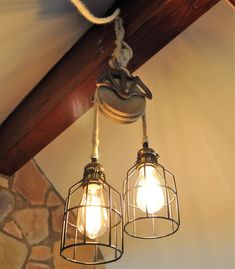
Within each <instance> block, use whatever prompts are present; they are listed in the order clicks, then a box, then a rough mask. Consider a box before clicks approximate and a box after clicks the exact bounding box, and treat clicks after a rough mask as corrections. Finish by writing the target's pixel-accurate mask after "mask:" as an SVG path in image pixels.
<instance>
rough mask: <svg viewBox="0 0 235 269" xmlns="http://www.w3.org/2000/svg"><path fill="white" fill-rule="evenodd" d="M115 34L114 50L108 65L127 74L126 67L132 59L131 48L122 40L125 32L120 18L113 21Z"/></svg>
mask: <svg viewBox="0 0 235 269" xmlns="http://www.w3.org/2000/svg"><path fill="white" fill-rule="evenodd" d="M115 33H116V40H115V44H116V48H115V49H114V51H113V54H112V58H111V59H110V61H109V65H110V67H111V68H113V69H122V70H124V71H125V72H126V73H128V74H129V71H128V70H127V68H126V67H127V64H128V63H129V61H130V59H131V58H132V57H133V51H132V49H131V47H130V46H129V45H128V44H127V43H126V42H125V41H124V40H123V39H124V36H125V30H124V27H123V20H122V18H120V17H117V18H116V19H115Z"/></svg>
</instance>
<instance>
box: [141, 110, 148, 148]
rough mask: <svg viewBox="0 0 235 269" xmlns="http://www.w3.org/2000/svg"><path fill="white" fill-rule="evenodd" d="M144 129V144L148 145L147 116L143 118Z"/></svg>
mask: <svg viewBox="0 0 235 269" xmlns="http://www.w3.org/2000/svg"><path fill="white" fill-rule="evenodd" d="M142 127H143V138H142V144H144V143H148V135H147V120H146V114H144V115H143V116H142Z"/></svg>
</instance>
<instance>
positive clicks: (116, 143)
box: [37, 2, 235, 269]
mask: <svg viewBox="0 0 235 269" xmlns="http://www.w3.org/2000/svg"><path fill="white" fill-rule="evenodd" d="M234 20H235V18H234V14H233V12H232V10H231V9H229V7H228V6H227V5H226V4H225V3H224V2H221V3H219V4H218V5H217V6H216V7H215V8H214V9H212V10H211V11H210V12H208V13H207V14H206V15H205V16H203V17H202V18H201V19H199V20H198V21H197V22H196V23H194V24H193V25H192V26H191V27H190V28H188V29H187V30H186V31H185V32H183V33H182V34H181V35H180V36H179V37H177V38H176V39H175V40H174V41H173V42H171V43H170V44H169V45H168V46H167V47H165V48H164V49H163V50H161V51H160V52H159V53H158V54H157V55H155V56H154V57H153V58H152V59H151V60H149V61H148V62H147V63H146V64H144V65H143V66H142V67H141V68H140V69H139V70H138V71H137V72H136V73H137V74H138V75H139V76H141V78H142V79H143V81H144V82H145V83H146V84H147V85H148V86H149V88H150V89H151V90H152V92H153V94H154V99H153V100H152V101H151V102H149V106H148V110H147V113H148V126H149V137H150V139H151V143H150V144H151V146H152V147H153V148H155V149H156V150H157V151H158V152H159V153H160V155H161V158H160V162H161V163H163V164H165V165H166V166H167V167H168V168H169V170H170V171H172V172H173V173H174V174H175V175H176V180H177V186H178V190H179V195H180V211H181V219H182V225H181V227H180V230H179V232H178V233H176V234H175V235H174V236H171V237H169V238H166V239H161V240H158V241H145V240H143V241H138V240H133V239H130V238H129V237H125V255H124V257H123V258H122V259H121V260H120V261H119V262H117V263H115V264H110V265H108V267H107V268H109V269H142V268H146V269H156V268H160V269H170V268H174V269H233V268H234V266H235V264H234V251H235V249H234V243H235V242H234V213H235V212H234V207H235V205H234V195H235V193H234V190H235V189H234V173H233V166H234V150H235V147H234V90H235V81H234V68H235V66H234V58H235V52H234V48H235V41H234V34H235V33H234V22H235V21H234ZM151 34H154V33H151ZM91 124H92V111H89V112H88V113H87V114H85V115H84V116H83V117H82V118H81V119H79V121H78V122H77V123H75V124H74V125H73V126H71V127H70V128H69V129H68V130H67V131H65V132H64V133H63V134H62V135H61V136H60V137H58V138H57V139H56V140H55V141H54V142H52V143H51V144H50V145H49V146H48V147H46V148H45V149H44V150H43V151H42V152H41V153H40V154H38V156H37V161H38V162H39V164H40V166H41V168H42V169H43V170H44V171H45V172H46V174H47V175H48V176H49V178H50V180H51V181H52V182H53V183H54V185H55V186H56V188H57V189H58V191H59V192H60V193H61V194H62V195H63V196H64V197H65V196H66V195H67V190H68V188H69V186H71V185H72V184H73V183H75V182H76V180H79V179H81V176H82V170H83V167H84V165H85V164H86V163H87V162H88V161H89V159H88V157H89V151H90V138H91V135H90V134H91ZM100 141H101V147H100V150H101V160H100V161H101V162H102V163H103V165H104V167H105V169H106V174H107V178H108V180H109V182H110V183H111V184H112V185H113V186H114V187H115V188H117V189H118V190H119V191H121V184H122V180H123V178H124V176H125V171H126V170H127V169H128V168H129V167H130V166H131V165H132V164H133V162H134V161H135V156H136V151H137V150H138V149H139V148H140V141H141V123H140V122H138V123H135V124H133V125H131V126H130V125H129V126H121V125H115V124H112V123H110V122H109V121H108V120H106V119H104V118H103V117H102V118H101V139H100Z"/></svg>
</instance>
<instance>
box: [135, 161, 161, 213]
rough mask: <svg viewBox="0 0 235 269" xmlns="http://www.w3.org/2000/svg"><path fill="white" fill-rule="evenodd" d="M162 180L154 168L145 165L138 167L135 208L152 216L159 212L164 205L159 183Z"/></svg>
mask: <svg viewBox="0 0 235 269" xmlns="http://www.w3.org/2000/svg"><path fill="white" fill-rule="evenodd" d="M160 182H164V180H163V178H162V177H161V175H160V174H159V172H158V171H157V169H156V167H154V166H152V165H148V164H146V165H145V166H142V167H140V169H139V175H138V178H137V184H136V186H137V194H136V204H137V207H138V208H139V209H140V210H142V211H144V212H146V210H147V211H148V213H150V214H153V213H156V212H157V211H159V210H161V209H162V207H163V206H164V205H165V196H164V192H163V189H162V187H161V186H160V185H161V183H160Z"/></svg>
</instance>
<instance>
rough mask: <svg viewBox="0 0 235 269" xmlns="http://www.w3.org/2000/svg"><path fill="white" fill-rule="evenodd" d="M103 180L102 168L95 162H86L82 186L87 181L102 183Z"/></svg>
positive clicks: (87, 182)
mask: <svg viewBox="0 0 235 269" xmlns="http://www.w3.org/2000/svg"><path fill="white" fill-rule="evenodd" d="M104 182H105V174H104V168H103V166H102V165H101V164H99V163H97V162H91V163H88V164H87V165H86V166H85V168H84V173H83V186H86V185H87V184H89V183H96V184H103V183H104Z"/></svg>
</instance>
